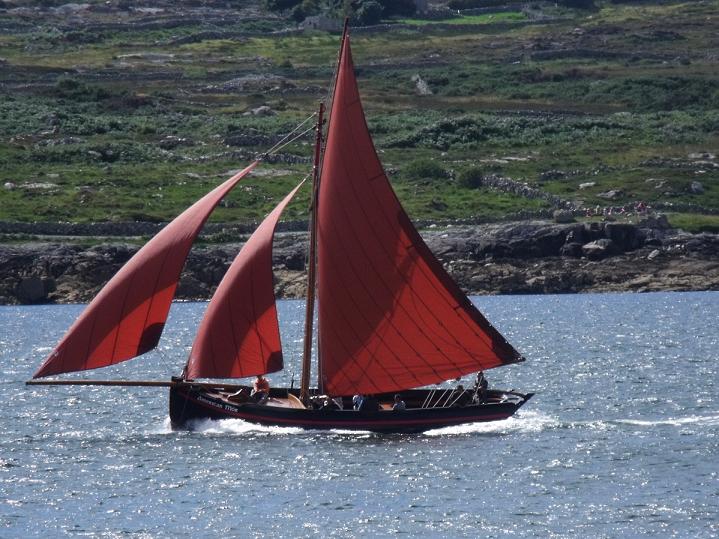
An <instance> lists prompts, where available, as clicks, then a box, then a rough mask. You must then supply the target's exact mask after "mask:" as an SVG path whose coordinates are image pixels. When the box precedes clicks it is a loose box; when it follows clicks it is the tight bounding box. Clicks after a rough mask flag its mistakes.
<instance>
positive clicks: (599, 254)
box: [582, 238, 617, 260]
mask: <svg viewBox="0 0 719 539" xmlns="http://www.w3.org/2000/svg"><path fill="white" fill-rule="evenodd" d="M616 250H617V249H616V246H615V245H614V242H613V241H612V240H610V239H608V238H601V239H598V240H596V241H592V242H590V243H587V244H586V245H584V246H583V247H582V253H583V254H584V256H586V257H587V258H588V259H589V260H601V259H603V258H607V257H609V256H612V255H613V254H615V253H616Z"/></svg>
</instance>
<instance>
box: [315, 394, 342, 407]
mask: <svg viewBox="0 0 719 539" xmlns="http://www.w3.org/2000/svg"><path fill="white" fill-rule="evenodd" d="M339 409H340V408H339V406H337V403H336V402H335V401H334V399H331V398H329V397H328V396H327V395H325V397H324V400H323V401H322V406H321V407H320V410H339Z"/></svg>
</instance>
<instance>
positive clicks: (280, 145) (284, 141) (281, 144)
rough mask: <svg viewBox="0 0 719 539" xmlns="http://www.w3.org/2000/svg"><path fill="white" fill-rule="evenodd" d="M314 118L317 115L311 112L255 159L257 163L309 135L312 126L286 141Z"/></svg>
mask: <svg viewBox="0 0 719 539" xmlns="http://www.w3.org/2000/svg"><path fill="white" fill-rule="evenodd" d="M315 116H317V113H316V112H313V113H312V114H310V115H309V116H308V117H307V118H305V119H304V120H303V121H302V122H301V123H300V124H298V125H297V126H296V127H295V128H294V129H293V130H292V131H290V132H289V133H287V134H286V135H285V136H284V137H282V139H280V141H279V142H277V144H275V145H274V146H272V148H270V149H269V150H267V151H266V152H264V153H263V154H261V155H260V156H259V157H258V158H257V159H258V161H262V160H263V159H265V158H266V157H267V156H268V155H272V154H273V153H276V152H278V151H279V150H281V149H282V148H284V147H286V146H287V145H288V144H291V143H293V142H294V141H295V140H297V139H298V138H300V137H303V136H305V135H306V134H307V133H309V132H310V131H312V130H313V129H314V125H313V126H312V127H310V128H309V129H306V130H305V131H303V132H302V133H300V134H299V135H297V136H296V137H294V138H292V139H290V140H287V139H289V138H290V137H292V135H294V134H295V133H296V132H297V131H298V130H299V129H300V128H301V127H302V126H303V125H305V124H306V123H307V122H309V121H310V120H311V119H313V118H314V117H315Z"/></svg>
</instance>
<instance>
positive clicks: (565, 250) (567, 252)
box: [559, 242, 584, 258]
mask: <svg viewBox="0 0 719 539" xmlns="http://www.w3.org/2000/svg"><path fill="white" fill-rule="evenodd" d="M559 254H560V256H568V257H571V258H581V257H582V255H583V254H584V252H583V251H582V244H581V243H577V242H571V243H566V244H564V245H562V248H561V249H560V250H559Z"/></svg>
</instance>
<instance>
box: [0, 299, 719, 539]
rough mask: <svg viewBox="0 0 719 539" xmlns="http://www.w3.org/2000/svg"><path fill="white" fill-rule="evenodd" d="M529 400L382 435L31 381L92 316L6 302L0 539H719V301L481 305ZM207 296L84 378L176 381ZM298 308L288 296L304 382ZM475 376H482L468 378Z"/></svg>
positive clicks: (159, 394) (131, 392)
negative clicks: (480, 417)
mask: <svg viewBox="0 0 719 539" xmlns="http://www.w3.org/2000/svg"><path fill="white" fill-rule="evenodd" d="M475 302H476V303H477V305H478V306H479V307H480V309H481V310H482V311H483V312H484V313H485V315H486V316H487V317H488V318H489V319H490V320H491V321H492V322H493V323H494V325H495V326H496V327H497V328H498V329H499V330H500V331H501V332H502V333H503V334H504V335H505V336H506V337H507V338H508V339H509V341H510V342H512V343H513V344H514V345H515V346H516V348H517V349H519V350H520V351H521V352H522V353H523V354H524V355H525V356H526V357H527V361H526V363H522V364H518V365H513V366H509V367H504V368H499V369H494V370H491V371H489V372H488V373H487V377H488V379H489V380H490V383H491V386H492V387H500V388H505V389H511V388H515V389H517V390H521V391H525V392H529V391H533V392H536V396H535V397H534V398H533V399H532V400H531V401H530V402H529V403H528V404H527V405H526V406H525V407H524V408H523V409H522V410H521V411H520V412H519V413H518V414H517V415H516V416H515V417H513V418H511V419H508V420H506V421H501V422H494V423H486V424H473V425H466V426H461V427H453V428H446V429H441V430H435V431H430V432H427V433H424V434H419V435H379V434H370V433H351V432H342V431H336V432H329V433H328V432H317V431H303V430H298V429H288V428H265V427H258V426H253V425H250V424H248V423H245V422H243V421H239V420H227V421H217V422H212V421H207V422H204V423H203V424H201V425H200V428H199V430H197V431H195V432H182V431H181V432H173V431H172V430H171V429H170V428H169V424H168V417H167V390H166V389H164V388H106V387H38V386H34V387H29V386H25V385H24V381H25V380H27V379H28V378H30V376H31V375H32V373H33V372H34V370H35V369H36V368H37V367H38V366H39V364H40V363H41V361H42V360H43V359H44V357H45V356H46V355H47V354H48V353H49V352H50V350H51V349H52V347H53V346H54V345H55V344H56V342H57V341H58V340H59V338H60V337H61V336H62V334H63V333H64V332H65V331H66V329H67V328H68V327H69V325H70V324H71V323H72V321H73V320H74V318H75V317H76V316H77V314H78V313H79V312H80V311H81V309H82V306H74V305H72V306H38V307H1V308H0V372H1V373H2V374H1V375H0V399H1V402H2V419H1V421H0V537H3V538H5V537H43V538H45V537H129V538H139V537H152V538H155V537H197V536H208V537H220V536H221V537H264V536H276V537H292V538H295V537H385V536H395V535H400V536H405V537H470V536H471V537H542V538H544V537H609V538H613V537H652V538H653V537H692V538H694V537H707V538H708V537H716V536H717V535H719V515H718V511H719V374H718V372H719V367H717V357H718V356H719V351H718V348H719V327H718V324H717V320H718V319H719V294H717V293H681V294H680V293H673V294H672V293H670V294H644V295H634V294H596V295H567V296H508V297H507V296H505V297H481V298H475ZM204 308H205V304H203V303H186V304H176V305H174V306H173V307H172V311H171V318H170V321H169V324H168V327H167V329H166V331H165V335H164V336H163V339H162V341H161V345H160V348H159V350H157V351H156V352H152V353H150V354H147V355H146V356H144V357H142V358H139V359H137V360H135V361H131V362H127V363H124V364H122V365H119V366H115V367H112V368H109V369H106V370H105V372H95V373H85V374H84V375H85V376H87V375H88V374H89V375H90V376H92V377H95V378H131V379H156V380H167V379H168V378H169V376H170V375H172V374H177V373H179V371H180V370H181V368H182V365H183V363H184V361H185V359H186V357H187V354H188V350H189V347H190V345H191V342H192V338H193V335H194V331H195V328H196V324H197V321H198V319H199V317H200V316H201V314H202V312H203V310H204ZM303 313H304V304H303V303H302V302H297V301H286V302H281V304H280V316H281V323H282V327H283V341H284V346H285V356H286V366H287V368H286V370H285V372H284V373H283V374H275V375H273V376H271V380H272V382H273V383H274V384H276V385H280V384H289V383H290V382H291V379H292V377H293V376H294V378H295V380H297V379H299V375H298V372H297V369H298V367H297V361H298V360H297V358H298V357H299V354H300V350H301V340H300V339H301V326H302V320H301V317H302V314H303ZM465 382H466V383H467V384H470V383H471V379H469V378H468V379H466V380H465Z"/></svg>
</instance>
